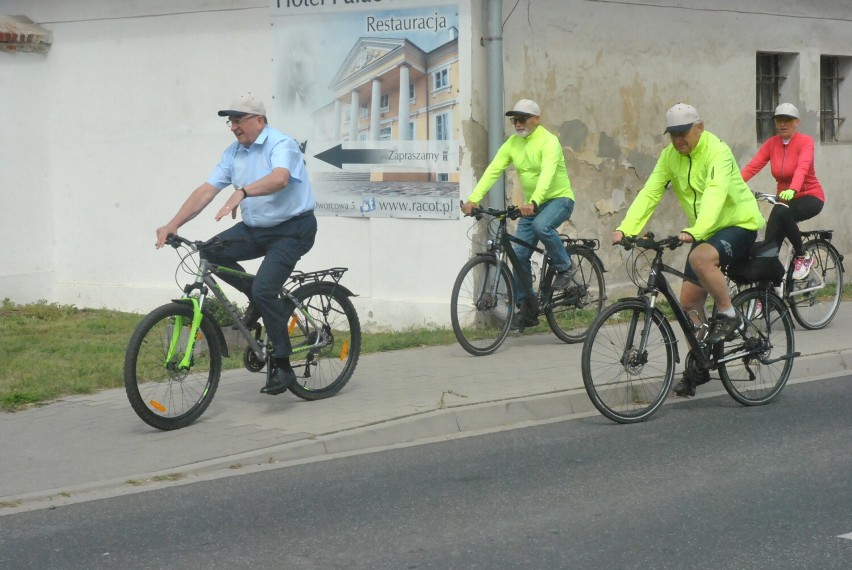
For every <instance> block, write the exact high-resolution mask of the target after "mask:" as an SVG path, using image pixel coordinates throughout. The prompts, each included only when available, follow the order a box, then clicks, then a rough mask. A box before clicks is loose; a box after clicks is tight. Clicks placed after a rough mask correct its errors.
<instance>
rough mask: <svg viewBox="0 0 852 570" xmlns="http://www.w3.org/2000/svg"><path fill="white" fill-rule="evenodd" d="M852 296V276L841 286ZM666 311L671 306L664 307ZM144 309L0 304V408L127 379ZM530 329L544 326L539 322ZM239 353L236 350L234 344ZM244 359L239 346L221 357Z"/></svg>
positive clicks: (390, 337) (369, 338)
mask: <svg viewBox="0 0 852 570" xmlns="http://www.w3.org/2000/svg"><path fill="white" fill-rule="evenodd" d="M843 300H844V301H846V302H848V301H850V300H852V284H849V285H845V286H844V288H843ZM661 308H663V311H664V313H670V309H669V308H668V307H661ZM142 317H143V315H138V314H135V313H123V312H119V311H110V310H106V309H78V308H76V307H74V306H73V305H59V304H56V303H48V302H47V301H39V302H37V303H31V304H28V305H17V304H15V303H12V302H10V301H9V300H8V299H5V300H3V303H2V305H0V409H2V410H6V411H11V410H16V409H22V408H25V407H27V406H32V405H39V404H42V403H44V402H47V401H50V400H53V399H56V398H59V397H62V396H69V395H78V394H91V393H94V392H97V391H100V390H104V389H108V388H119V387H122V386H123V385H124V378H123V368H124V351H125V349H126V348H127V341H128V340H129V339H130V335H131V334H132V332H133V329H134V328H135V327H136V325H137V324H138V323H139V321H140V320H142ZM527 331H528V332H534V333H549V332H550V329H549V327H548V326H547V323H546V321H545V320H544V319H543V318H542V319H541V324H539V325H538V326H537V327H535V328H532V329H527ZM455 342H456V338H455V336H454V335H453V331H452V330H451V329H449V328H432V329H414V328H412V329H408V330H404V331H399V332H381V333H364V334H362V337H361V353H362V354H369V353H373V352H385V351H391V350H401V349H405V348H416V347H423V346H437V345H447V344H454V343H455ZM233 352H234V353H236V352H237V351H233ZM223 366H224V368H225V369H226V370H231V369H235V368H241V367H242V366H243V362H242V353H239V354H233V355H232V356H231V357H230V358H227V359H225V360H224V362H223Z"/></svg>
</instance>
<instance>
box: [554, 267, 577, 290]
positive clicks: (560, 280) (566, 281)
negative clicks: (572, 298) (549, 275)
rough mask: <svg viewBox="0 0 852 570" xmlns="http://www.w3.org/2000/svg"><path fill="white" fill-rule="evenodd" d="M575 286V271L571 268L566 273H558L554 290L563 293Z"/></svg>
mask: <svg viewBox="0 0 852 570" xmlns="http://www.w3.org/2000/svg"><path fill="white" fill-rule="evenodd" d="M573 284H574V269H573V268H569V269H566V270H565V271H557V272H556V277H554V278H553V290H554V291H561V290H562V289H567V288H568V287H570V286H571V285H573Z"/></svg>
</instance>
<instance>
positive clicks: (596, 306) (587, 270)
mask: <svg viewBox="0 0 852 570" xmlns="http://www.w3.org/2000/svg"><path fill="white" fill-rule="evenodd" d="M568 256H569V257H570V258H571V264H572V265H571V266H572V267H573V268H575V269H576V271H575V273H574V283H575V284H576V286H574V287H571V288H569V289H566V290H565V291H558V292H554V293H553V298H552V299H551V301H550V304H549V305H548V308H547V310H546V311H545V313H544V315H545V316H546V317H547V324H548V325H550V330H552V331H553V334H555V335H556V336H557V337H558V338H559V339H560V340H562V341H563V342H567V343H569V344H573V343H577V342H583V339H584V338H586V332H587V331H588V330H589V326H591V324H592V323H593V322H594V320H595V318H596V317H597V316H598V314H600V312H601V309H603V306H604V301H606V285H605V284H604V276H603V266H602V265H601V263H600V260H598V258H597V256H596V255H595V254H594V253H593V252H592V251H590V250H587V249H583V248H570V247H569V248H568Z"/></svg>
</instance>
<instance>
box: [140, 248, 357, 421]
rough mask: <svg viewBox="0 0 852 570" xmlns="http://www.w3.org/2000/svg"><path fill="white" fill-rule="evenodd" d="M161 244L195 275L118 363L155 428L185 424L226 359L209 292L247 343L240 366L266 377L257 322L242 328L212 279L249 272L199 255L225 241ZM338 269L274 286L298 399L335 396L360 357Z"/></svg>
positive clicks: (144, 324) (265, 344)
mask: <svg viewBox="0 0 852 570" xmlns="http://www.w3.org/2000/svg"><path fill="white" fill-rule="evenodd" d="M166 243H167V244H168V245H170V246H172V247H173V248H175V249H176V250H178V255H179V256H180V262H179V264H178V270H177V271H176V274H177V272H178V271H181V270H183V271H185V272H187V273H189V274H190V275H193V276H194V280H193V282H192V283H189V284H187V285H186V286H184V287H183V297H181V298H180V299H176V300H174V301H173V302H171V303H168V304H166V305H163V306H161V307H158V308H156V309H154V310H153V311H151V312H150V313H149V314H148V315H147V316H145V317H144V318H143V319H142V321H141V322H140V323H139V325H137V327H136V330H135V331H134V332H133V336H131V338H130V342H129V343H128V346H127V353H126V355H125V359H124V387H125V390H126V392H127V397H128V399H129V400H130V405H131V406H132V407H133V410H134V411H135V412H136V414H137V415H138V416H139V417H140V418H141V419H142V420H143V421H144V422H145V423H147V424H148V425H151V426H153V427H155V428H157V429H161V430H172V429H178V428H182V427H186V426H188V425H189V424H191V423H192V422H194V421H195V420H196V419H198V417H199V416H201V414H202V413H204V410H206V409H207V407H208V406H209V405H210V402H212V401H213V396H214V395H215V394H216V389H217V388H218V386H219V377H220V375H221V372H222V359H223V358H227V357H228V356H229V351H228V344H227V342H226V341H225V335H224V333H223V332H222V327H221V326H220V325H219V323H218V322H217V321H216V319H215V318H214V316H213V313H212V311H211V309H210V308H209V305H210V302H209V301H210V299H209V295H210V293H211V292H212V293H213V295H214V296H215V297H216V298H217V299H218V301H219V302H220V304H221V307H222V308H223V309H224V311H225V313H226V314H227V316H228V319H229V320H230V321H231V323H230V324H231V325H232V326H233V327H234V328H235V329H236V330H237V331H239V333H240V335H241V336H242V337H243V338H244V339H245V341H246V344H247V346H246V349H245V351H244V353H243V364H244V365H245V368H246V369H247V370H249V371H250V372H260V371H262V370H263V369H264V368H266V373H267V380H268V379H269V376H270V375H271V374H272V373H273V369H274V360H273V359H272V346H271V344H270V342H269V341H268V339H267V336H266V333H265V329H264V328H263V327H262V326H261V325H260V324H258V325H256V326H252V327H251V329H249V328H248V327H246V325H245V324H243V323H242V322H241V320H240V313H239V310H238V309H237V308H236V307H235V306H234V305H233V304H232V303H231V302H230V301H229V300H228V298H227V297H226V296H225V293H224V292H223V291H222V289H221V287H220V286H219V284H218V283H217V282H216V280H215V279H214V275H216V276H221V275H223V274H229V275H233V276H239V277H243V278H246V279H253V278H254V275H252V274H250V273H244V272H241V271H236V270H234V269H230V268H227V267H222V266H220V265H216V264H213V263H210V262H208V261H207V260H205V259H203V258H201V259H198V257H199V255H198V254H199V253H200V252H202V251H204V250H205V249H206V248H210V247H215V246H217V245H221V244H223V243H225V242H224V241H222V240H219V238H217V237H214V238H212V239H210V240H208V241H206V242H200V241H189V240H187V239H184V238H182V237H180V236H177V235H170V236H169V237H168V239H167V240H166ZM345 271H346V268H345V267H335V268H332V269H325V270H322V271H312V272H307V273H303V272H301V271H294V272H293V274H292V275H291V276H290V279H289V280H288V281H287V283H285V284H284V287H283V288H282V289H281V298H282V299H283V301H284V303H285V313H286V314H289V315H291V317H290V320H289V323H288V332H289V335H290V341H291V343H292V355H291V356H290V362H291V364H292V365H293V370H294V371H295V373H296V378H297V381H296V382H294V383H293V385H292V386H291V387H290V388H289V390H290V391H291V392H292V393H293V394H295V395H296V396H298V397H300V398H302V399H305V400H319V399H322V398H328V397H329V396H333V395H334V394H336V393H338V392H339V391H340V390H341V389H342V388H343V386H345V385H346V383H347V382H348V381H349V379H350V378H351V377H352V373H353V372H354V371H355V366H356V365H357V363H358V356H359V355H360V352H361V325H360V322H359V320H358V314H357V312H356V311H355V307H354V306H353V305H352V301H351V300H350V299H349V298H350V297H352V296H353V295H354V294H353V293H352V292H351V291H349V289H347V288H346V287H345V286H343V285H342V284H341V283H340V280H341V278H342V277H343V273H344V272H345Z"/></svg>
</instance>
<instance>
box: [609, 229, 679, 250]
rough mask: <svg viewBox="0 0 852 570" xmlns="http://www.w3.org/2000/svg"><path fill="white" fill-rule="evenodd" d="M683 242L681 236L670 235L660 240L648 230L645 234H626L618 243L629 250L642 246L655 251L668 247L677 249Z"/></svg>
mask: <svg viewBox="0 0 852 570" xmlns="http://www.w3.org/2000/svg"><path fill="white" fill-rule="evenodd" d="M683 243H684V242H682V241H680V238H679V237H677V236H668V237H664V238H662V239H659V240H655V239H654V234H653V233H652V232H648V233H647V234H645V235H643V236H634V237H627V236H624V237H623V238H622V239H621V241H620V242H619V244H618V245H620V246H621V247H623V248H624V249H627V250H630V249H633V248H634V247H641V248H642V249H653V250H654V251H662V250H664V249H666V248H668V249H677V248H679V247H680V246H682V245H683Z"/></svg>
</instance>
